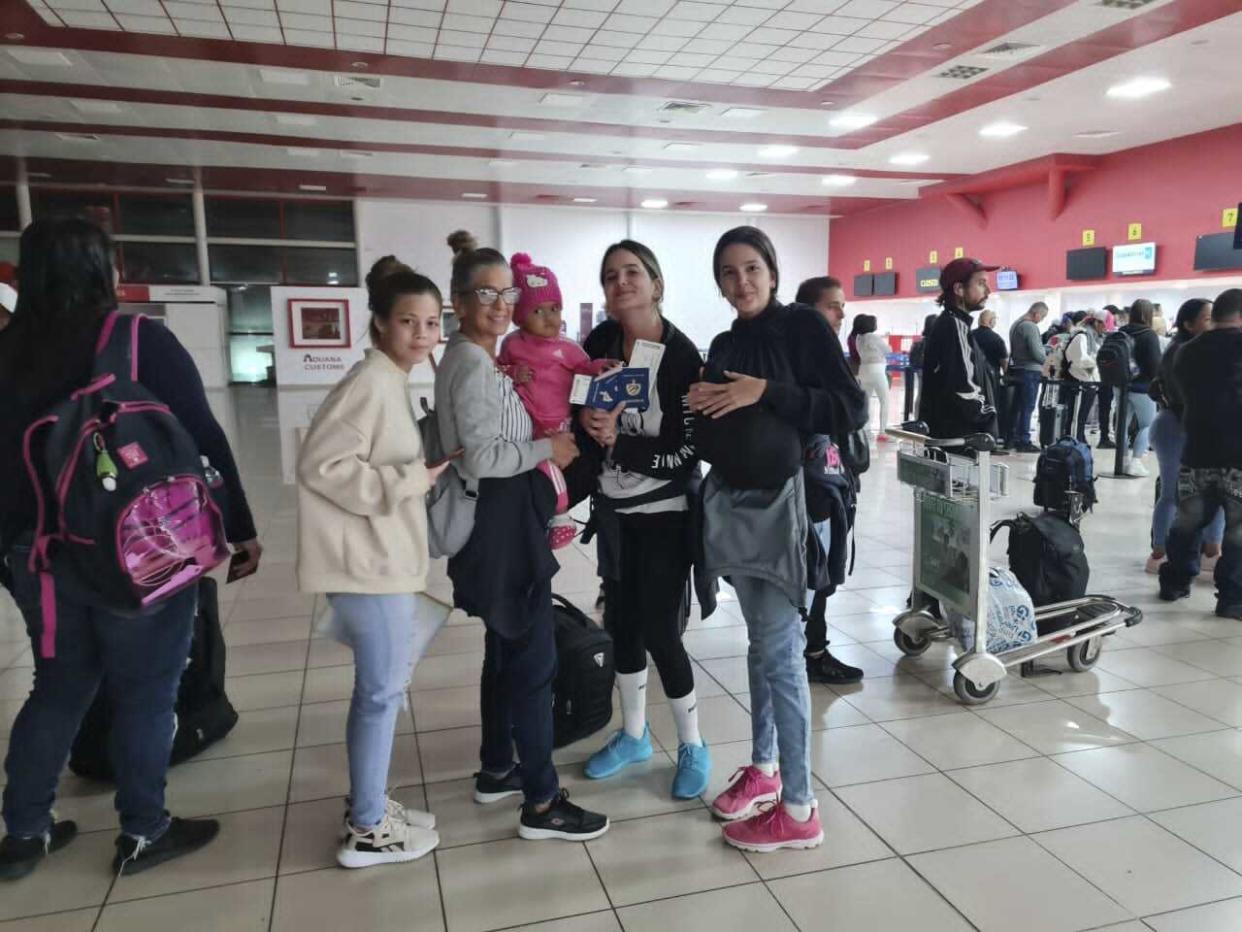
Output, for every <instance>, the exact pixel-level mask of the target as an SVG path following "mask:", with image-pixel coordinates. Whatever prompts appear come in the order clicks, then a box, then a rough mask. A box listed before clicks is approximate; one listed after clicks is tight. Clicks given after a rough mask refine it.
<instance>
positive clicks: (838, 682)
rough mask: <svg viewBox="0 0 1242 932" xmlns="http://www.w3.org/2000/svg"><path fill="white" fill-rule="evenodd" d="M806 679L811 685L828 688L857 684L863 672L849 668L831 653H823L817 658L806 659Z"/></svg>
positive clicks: (855, 668) (856, 668)
mask: <svg viewBox="0 0 1242 932" xmlns="http://www.w3.org/2000/svg"><path fill="white" fill-rule="evenodd" d="M806 678H807V679H808V680H810V681H811V682H812V683H826V684H827V685H829V686H844V685H846V684H847V683H857V682H858V681H859V680H861V679H862V678H863V671H862V670H860V669H858V667H851V666H850V665H849V664H848V663H842V662H841V661H840V660H838V659H837V658H836V657H834V656H832V652H831V651H827V650H826V651H824V652H823V653H822V654H820V655H819V656H818V657H807V658H806Z"/></svg>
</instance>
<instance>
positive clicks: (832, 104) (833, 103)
mask: <svg viewBox="0 0 1242 932" xmlns="http://www.w3.org/2000/svg"><path fill="white" fill-rule="evenodd" d="M819 105H820V106H821V107H835V106H836V105H837V102H836V101H835V100H821V101H820V102H819Z"/></svg>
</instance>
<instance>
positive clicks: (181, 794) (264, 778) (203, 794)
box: [167, 751, 293, 817]
mask: <svg viewBox="0 0 1242 932" xmlns="http://www.w3.org/2000/svg"><path fill="white" fill-rule="evenodd" d="M292 764H293V752H292V751H272V752H271V753H268V754H249V755H247V756H246V757H229V758H225V759H223V760H205V761H198V760H194V761H188V762H186V763H184V764H180V765H178V766H176V767H174V768H172V769H171V770H170V771H168V793H167V795H168V808H169V809H170V810H171V811H172V812H175V813H176V814H177V815H179V816H185V817H194V816H201V815H215V814H216V813H220V812H236V811H239V810H242V809H260V808H264V807H267V806H282V805H284V803H285V801H286V796H287V794H288V791H289V768H290V766H291V765H292Z"/></svg>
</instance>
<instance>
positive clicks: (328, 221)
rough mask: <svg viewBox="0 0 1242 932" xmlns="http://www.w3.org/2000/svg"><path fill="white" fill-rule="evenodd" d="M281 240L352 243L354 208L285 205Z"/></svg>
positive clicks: (341, 204)
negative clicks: (283, 238)
mask: <svg viewBox="0 0 1242 932" xmlns="http://www.w3.org/2000/svg"><path fill="white" fill-rule="evenodd" d="M284 206H285V239H317V240H324V241H327V242H336V243H352V242H353V241H354V208H353V206H352V205H351V204H350V203H349V202H348V201H285V205H284Z"/></svg>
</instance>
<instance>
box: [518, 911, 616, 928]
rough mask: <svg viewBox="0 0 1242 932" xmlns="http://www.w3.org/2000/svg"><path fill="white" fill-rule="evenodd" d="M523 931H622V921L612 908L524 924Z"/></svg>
mask: <svg viewBox="0 0 1242 932" xmlns="http://www.w3.org/2000/svg"><path fill="white" fill-rule="evenodd" d="M522 932H621V923H619V922H618V921H617V916H616V914H615V913H614V912H613V911H612V910H606V911H604V912H599V913H586V914H585V915H582V916H570V917H569V918H567V919H552V920H549V921H548V922H536V923H533V924H531V925H525V926H522Z"/></svg>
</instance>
